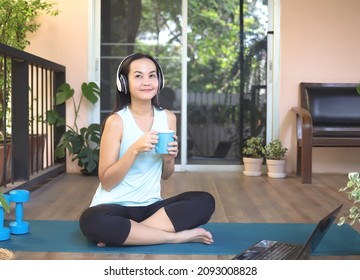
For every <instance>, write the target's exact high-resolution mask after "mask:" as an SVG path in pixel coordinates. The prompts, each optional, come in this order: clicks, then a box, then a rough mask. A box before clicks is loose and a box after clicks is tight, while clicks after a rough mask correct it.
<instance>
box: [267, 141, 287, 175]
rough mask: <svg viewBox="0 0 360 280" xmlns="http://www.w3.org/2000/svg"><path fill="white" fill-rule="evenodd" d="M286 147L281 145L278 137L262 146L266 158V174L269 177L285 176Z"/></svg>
mask: <svg viewBox="0 0 360 280" xmlns="http://www.w3.org/2000/svg"><path fill="white" fill-rule="evenodd" d="M287 150H288V149H287V148H286V147H283V145H282V143H281V141H280V140H279V139H274V140H272V141H271V142H269V144H267V145H266V146H265V147H264V148H263V153H264V156H265V159H266V166H267V169H268V172H267V174H268V176H269V177H271V178H285V177H286V172H285V167H286V159H285V155H286V152H287Z"/></svg>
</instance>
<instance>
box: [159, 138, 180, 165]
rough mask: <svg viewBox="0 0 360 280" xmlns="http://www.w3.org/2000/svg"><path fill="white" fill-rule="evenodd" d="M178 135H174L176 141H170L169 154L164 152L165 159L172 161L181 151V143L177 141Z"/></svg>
mask: <svg viewBox="0 0 360 280" xmlns="http://www.w3.org/2000/svg"><path fill="white" fill-rule="evenodd" d="M177 139H178V137H177V136H176V135H174V142H170V143H169V146H168V149H167V150H168V152H169V153H168V154H163V158H164V161H170V160H172V159H174V158H176V156H177V154H178V152H179V143H178V141H177Z"/></svg>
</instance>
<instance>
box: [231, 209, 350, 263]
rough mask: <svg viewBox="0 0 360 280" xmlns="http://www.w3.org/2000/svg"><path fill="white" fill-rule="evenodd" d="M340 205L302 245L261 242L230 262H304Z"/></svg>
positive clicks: (270, 241)
mask: <svg viewBox="0 0 360 280" xmlns="http://www.w3.org/2000/svg"><path fill="white" fill-rule="evenodd" d="M342 206H343V205H342V204H341V205H340V206H338V207H337V208H336V209H335V210H333V211H332V212H331V213H329V214H328V215H326V216H325V217H324V218H323V219H321V220H320V221H319V222H318V224H317V225H316V227H315V228H314V230H313V231H312V232H311V234H310V236H309V237H308V238H307V240H306V242H305V243H304V244H292V243H286V242H280V241H274V240H261V241H259V242H257V243H255V244H254V245H252V246H250V247H249V248H248V249H246V250H245V251H244V252H242V253H240V254H238V255H236V256H235V257H233V258H232V260H304V259H308V258H309V257H310V253H311V252H313V251H314V250H315V248H316V247H317V246H318V245H319V243H320V242H321V240H322V239H323V238H324V236H325V235H326V232H327V231H328V230H329V228H330V226H331V225H332V223H333V222H334V220H335V219H336V216H337V215H338V213H339V212H340V209H341V208H342Z"/></svg>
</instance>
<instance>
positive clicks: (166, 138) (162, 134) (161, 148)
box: [155, 130, 174, 154]
mask: <svg viewBox="0 0 360 280" xmlns="http://www.w3.org/2000/svg"><path fill="white" fill-rule="evenodd" d="M158 133H159V134H158V137H159V138H158V143H157V144H156V146H155V152H156V153H158V154H168V153H169V152H168V150H167V149H168V148H169V145H168V144H169V143H170V142H174V131H173V130H166V131H158Z"/></svg>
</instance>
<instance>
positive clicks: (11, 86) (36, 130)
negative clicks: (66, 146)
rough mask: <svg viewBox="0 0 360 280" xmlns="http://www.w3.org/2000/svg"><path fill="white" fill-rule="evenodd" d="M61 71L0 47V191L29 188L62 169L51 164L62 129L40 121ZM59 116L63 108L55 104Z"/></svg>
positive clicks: (43, 119) (63, 167)
mask: <svg viewBox="0 0 360 280" xmlns="http://www.w3.org/2000/svg"><path fill="white" fill-rule="evenodd" d="M65 74H66V71H65V67H64V66H62V65H59V64H57V63H54V62H52V61H48V60H46V59H44V58H41V57H38V56H35V55H32V54H30V53H27V52H24V51H21V50H18V49H15V48H12V47H10V46H7V45H4V44H0V134H1V135H0V136H1V139H0V188H2V189H3V190H4V191H5V192H6V191H7V190H9V189H11V188H20V187H21V188H30V187H32V186H36V185H39V184H41V183H42V182H44V181H46V180H47V179H49V178H52V177H54V176H56V175H57V174H59V173H62V172H64V171H65V170H66V164H65V162H56V161H55V160H54V147H55V145H56V143H58V141H59V137H61V134H62V133H63V131H64V130H65V128H64V127H52V126H50V125H48V124H47V123H46V112H47V110H49V109H51V108H53V107H54V106H55V101H54V100H55V92H56V89H57V88H58V86H59V85H60V84H62V83H63V82H65ZM56 107H57V111H58V112H59V113H60V115H62V116H65V106H64V105H62V106H56Z"/></svg>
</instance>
